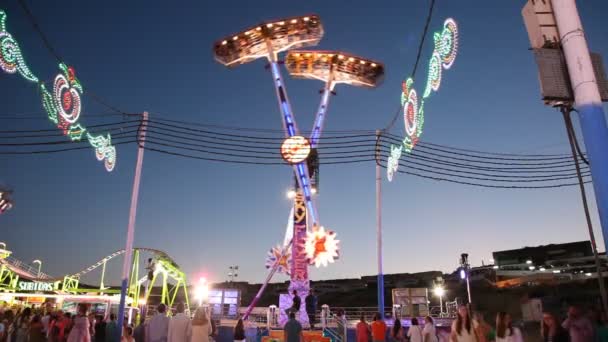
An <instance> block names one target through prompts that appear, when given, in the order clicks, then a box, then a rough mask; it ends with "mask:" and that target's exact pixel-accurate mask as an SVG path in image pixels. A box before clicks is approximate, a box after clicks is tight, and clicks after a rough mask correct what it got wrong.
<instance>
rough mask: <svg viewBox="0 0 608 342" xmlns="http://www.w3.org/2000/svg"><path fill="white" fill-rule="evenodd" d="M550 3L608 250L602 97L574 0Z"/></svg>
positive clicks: (607, 130)
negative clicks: (566, 66)
mask: <svg viewBox="0 0 608 342" xmlns="http://www.w3.org/2000/svg"><path fill="white" fill-rule="evenodd" d="M551 4H552V5H553V13H554V17H555V22H556V24H557V30H558V32H559V38H560V42H561V47H562V50H563V51H564V57H565V59H566V64H567V65H568V74H569V76H570V83H571V86H572V90H573V91H574V101H575V104H576V109H577V111H578V113H579V121H580V126H581V131H582V133H583V139H584V141H585V148H586V151H587V158H588V159H589V167H590V169H591V177H592V179H593V189H594V190H595V200H596V203H597V209H598V211H599V216H600V224H601V225H602V233H603V236H604V245H605V248H606V250H608V158H606V151H608V127H607V126H606V117H605V114H604V109H603V108H602V99H601V97H600V92H599V88H598V83H597V80H596V77H595V73H594V70H593V64H592V63H591V56H590V54H589V48H588V46H587V40H586V39H585V33H584V31H583V25H582V23H581V19H580V17H579V15H578V10H577V8H576V2H575V0H552V1H551Z"/></svg>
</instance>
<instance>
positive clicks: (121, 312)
mask: <svg viewBox="0 0 608 342" xmlns="http://www.w3.org/2000/svg"><path fill="white" fill-rule="evenodd" d="M147 124H148V112H144V113H143V115H142V121H141V124H140V126H139V130H138V132H137V135H138V139H137V141H138V149H137V163H136V164H135V177H134V178H133V190H132V192H131V209H130V210H129V225H128V226H127V241H126V246H125V259H124V262H123V265H122V283H121V288H120V304H119V306H118V324H119V326H121V327H122V324H123V322H124V320H125V306H126V299H127V290H128V289H127V286H128V284H129V270H130V268H131V259H132V258H133V240H134V237H135V217H136V216H137V200H138V198H139V184H140V181H141V169H142V164H143V162H144V143H145V139H146V127H147ZM117 330H118V332H117V337H118V339H117V340H118V341H120V339H121V337H122V329H117Z"/></svg>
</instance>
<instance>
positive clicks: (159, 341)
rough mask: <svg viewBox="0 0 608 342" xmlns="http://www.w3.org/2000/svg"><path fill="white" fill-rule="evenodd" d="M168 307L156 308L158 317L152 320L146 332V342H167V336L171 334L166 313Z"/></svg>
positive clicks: (155, 316)
mask: <svg viewBox="0 0 608 342" xmlns="http://www.w3.org/2000/svg"><path fill="white" fill-rule="evenodd" d="M166 309H167V307H166V306H165V304H160V305H159V306H158V307H157V308H156V312H157V313H156V315H154V317H152V318H151V319H150V322H149V323H148V324H147V329H146V332H145V340H146V342H167V334H168V333H169V320H170V319H169V317H167V314H166V313H165V310H166Z"/></svg>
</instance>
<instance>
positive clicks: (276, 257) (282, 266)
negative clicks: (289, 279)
mask: <svg viewBox="0 0 608 342" xmlns="http://www.w3.org/2000/svg"><path fill="white" fill-rule="evenodd" d="M277 261H278V266H277V272H279V273H284V274H286V275H288V276H289V275H290V274H291V272H290V269H291V268H290V267H289V264H291V251H290V249H288V250H285V248H284V247H281V246H279V245H277V246H276V247H272V248H271V249H270V251H268V255H267V256H266V268H267V269H271V268H273V267H274V266H275V264H276V263H277Z"/></svg>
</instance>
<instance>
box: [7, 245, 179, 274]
mask: <svg viewBox="0 0 608 342" xmlns="http://www.w3.org/2000/svg"><path fill="white" fill-rule="evenodd" d="M134 249H135V250H138V251H140V252H149V253H152V254H154V255H155V256H156V257H157V258H158V259H160V260H163V261H165V262H169V263H171V264H172V265H173V266H175V267H176V268H179V266H178V265H177V263H176V262H175V261H174V260H173V259H172V258H171V257H170V256H169V255H168V254H167V253H165V252H163V251H161V250H158V249H154V248H146V247H137V248H134ZM124 253H125V250H124V249H121V250H118V251H116V252H114V253H112V254H109V255H107V256H105V257H104V258H102V259H101V260H99V261H98V262H96V263H94V264H93V265H91V266H89V267H87V268H85V269H83V270H81V271H80V272H77V273H74V274H72V275H69V276H70V277H73V278H80V277H81V276H83V275H85V274H87V273H90V272H92V271H94V270H95V269H97V268H98V267H100V266H103V264H104V263H107V262H108V261H110V260H112V259H114V258H116V257H118V256H121V255H123V254H124ZM0 264H4V265H6V266H7V267H8V268H10V269H11V270H12V271H13V272H15V273H16V274H18V275H19V276H20V277H23V278H27V279H31V280H43V281H49V282H50V281H55V280H62V279H63V278H57V279H55V278H53V277H51V276H50V275H48V274H45V273H42V272H41V273H40V275H38V270H37V269H36V268H35V267H34V266H32V265H30V264H28V263H25V262H23V261H20V260H18V259H16V258H14V257H12V256H10V255H8V256H6V257H5V258H0Z"/></svg>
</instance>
